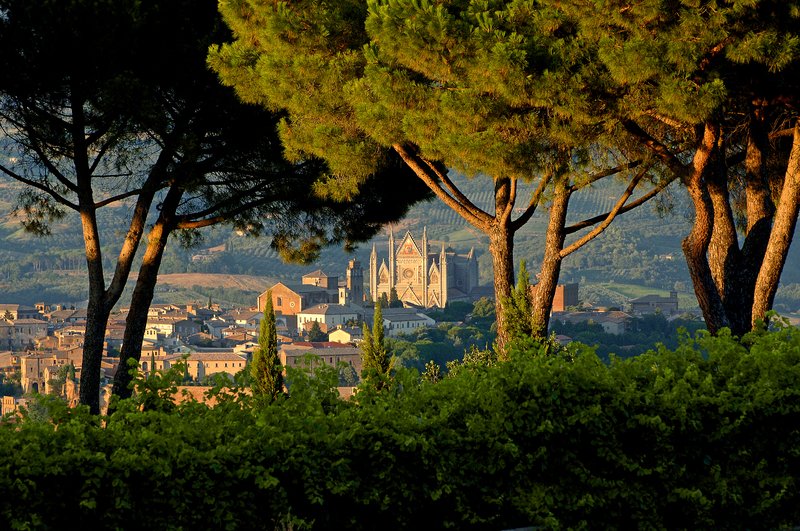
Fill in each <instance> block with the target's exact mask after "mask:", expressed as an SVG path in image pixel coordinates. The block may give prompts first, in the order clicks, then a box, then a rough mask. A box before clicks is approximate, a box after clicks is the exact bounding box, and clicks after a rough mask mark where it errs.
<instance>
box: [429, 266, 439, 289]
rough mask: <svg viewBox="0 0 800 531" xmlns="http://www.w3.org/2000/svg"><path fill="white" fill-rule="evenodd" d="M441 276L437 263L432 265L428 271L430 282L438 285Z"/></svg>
mask: <svg viewBox="0 0 800 531" xmlns="http://www.w3.org/2000/svg"><path fill="white" fill-rule="evenodd" d="M440 276H441V275H440V273H439V266H437V265H436V262H433V263H431V267H430V268H429V269H428V282H430V283H431V284H438V283H439V278H440Z"/></svg>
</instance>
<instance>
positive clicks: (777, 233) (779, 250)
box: [752, 120, 800, 325]
mask: <svg viewBox="0 0 800 531" xmlns="http://www.w3.org/2000/svg"><path fill="white" fill-rule="evenodd" d="M798 210H800V120H797V121H796V122H795V125H794V133H793V137H792V150H791V152H790V154H789V163H788V165H787V167H786V174H785V176H784V182H783V188H782V190H781V197H780V201H779V202H778V208H777V210H776V211H775V221H774V223H773V226H772V233H771V234H770V238H769V243H768V244H767V249H766V253H765V255H764V262H763V263H762V265H761V270H760V271H759V273H758V278H757V280H756V286H755V300H754V302H753V314H752V318H753V325H755V321H756V320H758V319H762V320H763V319H765V317H766V313H767V311H768V310H769V309H770V308H771V307H772V303H773V301H774V300H775V292H776V291H777V290H778V283H779V281H780V277H781V272H782V271H783V266H784V265H785V264H786V257H787V255H788V253H789V246H790V245H791V243H792V238H793V236H794V231H795V226H796V225H797V215H798Z"/></svg>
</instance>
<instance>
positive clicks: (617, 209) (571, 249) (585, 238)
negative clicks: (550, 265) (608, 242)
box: [559, 168, 649, 260]
mask: <svg viewBox="0 0 800 531" xmlns="http://www.w3.org/2000/svg"><path fill="white" fill-rule="evenodd" d="M648 170H649V168H644V169H642V171H640V172H639V173H638V174H636V175H635V176H634V177H633V179H631V182H630V183H629V184H628V187H627V188H626V189H625V192H624V193H623V194H622V195H621V196H620V198H619V199H618V200H617V203H616V204H615V205H614V208H612V209H611V211H610V212H609V213H608V215H607V216H606V218H605V219H604V220H603V221H602V222H601V223H600V224H599V225H598V226H597V227H595V228H594V229H592V230H591V231H590V232H589V233H588V234H585V235H584V236H583V237H581V238H579V239H578V240H576V241H574V242H572V244H570V245H569V246H567V247H565V248H563V249H561V251H560V252H559V256H560V257H561V259H562V260H563V259H564V258H565V257H567V256H569V255H570V254H571V253H573V252H575V251H576V250H578V249H580V248H581V247H583V246H584V245H585V244H586V243H588V242H589V241H591V240H593V239H594V238H596V237H597V236H598V235H600V234H601V233H602V232H603V231H604V230H606V228H608V226H609V225H610V224H611V222H612V221H614V218H616V217H617V214H619V213H620V210H622V208H623V206H624V205H625V202H626V201H627V200H628V199H629V198H630V196H631V195H632V194H633V191H634V190H635V189H636V187H637V186H638V185H639V183H640V182H641V180H642V179H643V178H644V176H645V175H646V174H647V171H648ZM565 233H566V231H565Z"/></svg>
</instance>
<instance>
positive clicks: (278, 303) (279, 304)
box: [275, 297, 283, 306]
mask: <svg viewBox="0 0 800 531" xmlns="http://www.w3.org/2000/svg"><path fill="white" fill-rule="evenodd" d="M275 306H283V298H282V297H278V302H276V303H275Z"/></svg>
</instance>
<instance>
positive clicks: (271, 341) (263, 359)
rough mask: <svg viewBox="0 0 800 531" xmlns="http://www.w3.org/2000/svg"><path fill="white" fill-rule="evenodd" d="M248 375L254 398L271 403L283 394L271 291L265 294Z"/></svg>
mask: <svg viewBox="0 0 800 531" xmlns="http://www.w3.org/2000/svg"><path fill="white" fill-rule="evenodd" d="M250 375H251V376H252V384H251V388H252V390H253V395H254V396H257V397H262V398H265V399H266V400H268V401H269V402H273V401H275V399H277V398H278V397H279V396H280V395H281V394H282V393H283V368H282V367H281V362H280V359H279V358H278V332H277V329H276V327H275V313H274V311H273V310H272V290H269V291H268V292H267V297H266V304H265V305H264V317H263V318H262V319H261V327H260V329H259V333H258V348H256V350H255V352H253V361H252V362H251V364H250Z"/></svg>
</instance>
